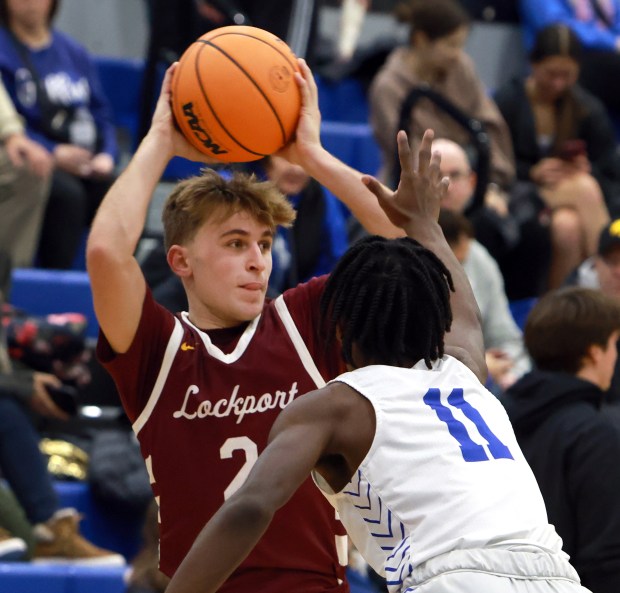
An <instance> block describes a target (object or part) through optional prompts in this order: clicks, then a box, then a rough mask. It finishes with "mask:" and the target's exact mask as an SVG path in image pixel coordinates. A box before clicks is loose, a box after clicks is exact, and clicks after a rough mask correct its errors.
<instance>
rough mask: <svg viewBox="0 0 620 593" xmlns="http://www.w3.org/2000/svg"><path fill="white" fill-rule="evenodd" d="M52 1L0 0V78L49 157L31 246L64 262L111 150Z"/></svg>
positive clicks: (86, 59) (98, 102)
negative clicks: (47, 187) (36, 237)
mask: <svg viewBox="0 0 620 593" xmlns="http://www.w3.org/2000/svg"><path fill="white" fill-rule="evenodd" d="M59 4H60V2H59V0H41V1H40V2H34V3H24V2H22V1H21V0H1V1H0V24H2V28H1V29H0V74H1V75H2V80H3V81H4V84H5V85H6V87H7V90H8V92H9V94H10V96H11V99H12V100H13V103H14V104H15V107H16V109H17V111H18V112H19V113H20V115H21V116H22V117H23V118H24V121H25V125H26V133H27V135H28V137H29V138H30V139H32V140H35V141H37V142H39V143H40V144H42V145H43V146H45V148H47V150H49V151H50V152H51V153H52V154H53V155H54V161H55V164H56V168H55V170H54V173H53V176H52V186H51V192H50V197H49V201H48V204H47V209H46V211H45V217H44V220H43V228H42V231H41V239H40V245H39V252H38V261H39V265H41V266H42V267H46V268H70V267H71V265H72V263H73V260H74V258H75V256H76V254H77V251H78V248H79V246H80V244H81V241H82V237H83V235H84V231H85V229H86V228H87V227H88V225H89V224H90V222H91V220H92V218H93V216H94V213H95V211H96V209H97V207H98V205H99V202H100V201H101V199H102V198H103V195H104V194H105V192H106V191H107V189H108V188H109V186H110V184H111V181H112V177H113V172H114V166H115V163H114V158H115V155H116V150H117V149H116V130H115V128H114V125H113V124H112V122H111V120H110V111H109V107H108V103H107V101H106V99H105V97H104V96H103V92H102V89H101V84H100V81H99V79H98V75H97V71H96V68H95V66H94V64H93V62H92V60H91V58H90V56H89V55H88V53H87V52H86V50H85V49H84V48H83V47H81V46H80V45H78V44H77V43H76V42H75V41H74V40H73V39H71V38H69V37H68V36H67V35H65V34H63V33H61V32H59V31H56V30H55V29H53V28H52V21H53V18H54V15H55V13H56V11H57V9H58V6H59Z"/></svg>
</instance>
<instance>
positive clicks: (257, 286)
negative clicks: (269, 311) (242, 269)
mask: <svg viewBox="0 0 620 593" xmlns="http://www.w3.org/2000/svg"><path fill="white" fill-rule="evenodd" d="M241 288H243V289H244V290H251V291H257V292H261V291H262V290H263V283H262V282H248V283H247V284H242V285H241Z"/></svg>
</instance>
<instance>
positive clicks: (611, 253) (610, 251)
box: [566, 219, 620, 423]
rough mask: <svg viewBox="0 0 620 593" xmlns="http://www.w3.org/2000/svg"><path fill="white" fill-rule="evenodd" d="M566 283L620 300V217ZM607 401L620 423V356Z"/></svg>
mask: <svg viewBox="0 0 620 593" xmlns="http://www.w3.org/2000/svg"><path fill="white" fill-rule="evenodd" d="M566 285H568V286H581V287H585V288H593V289H599V290H600V291H601V292H602V293H603V294H605V295H607V296H609V297H611V298H613V299H615V300H617V301H618V302H620V219H616V220H612V221H611V222H610V223H609V224H608V225H607V226H606V227H605V228H604V229H603V230H602V231H601V235H600V239H599V244H598V249H597V252H596V253H595V254H594V255H593V256H592V257H590V258H588V259H587V260H586V261H584V262H583V263H582V264H581V265H580V266H579V267H578V268H577V269H576V270H574V272H573V273H572V274H571V275H570V276H569V277H568V278H567V280H566ZM605 403H606V404H608V406H606V410H607V412H609V413H610V414H612V415H613V416H614V417H615V418H616V419H617V421H618V422H619V423H620V360H619V361H618V362H617V363H616V368H615V371H614V375H613V378H612V381H611V387H610V388H609V393H608V395H607V397H606V398H605Z"/></svg>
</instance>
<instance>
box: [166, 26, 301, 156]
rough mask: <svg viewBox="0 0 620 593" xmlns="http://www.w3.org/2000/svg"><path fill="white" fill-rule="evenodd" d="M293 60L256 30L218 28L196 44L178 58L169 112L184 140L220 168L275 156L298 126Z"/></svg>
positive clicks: (270, 36) (276, 42)
mask: <svg viewBox="0 0 620 593" xmlns="http://www.w3.org/2000/svg"><path fill="white" fill-rule="evenodd" d="M298 70H299V68H298V65H297V58H296V57H295V54H294V53H293V52H292V51H291V50H290V48H289V47H288V45H286V43H284V41H282V40H281V39H279V38H278V37H276V36H275V35H273V34H272V33H269V32H268V31H264V30H263V29H258V28H256V27H243V26H232V27H221V28H220V29H215V30H213V31H210V32H209V33H207V34H206V35H203V36H202V37H200V38H199V39H197V40H196V41H195V42H194V43H192V45H190V46H189V48H188V49H187V50H186V51H185V53H184V54H183V55H182V56H181V59H180V60H179V65H178V67H177V69H176V71H175V73H174V78H173V81H172V109H173V112H174V117H175V119H176V122H177V124H178V126H179V128H180V129H181V132H182V133H183V135H184V136H185V137H186V138H187V140H188V141H189V142H190V143H191V144H192V145H193V146H195V147H196V148H197V149H198V150H200V151H201V152H203V153H205V154H207V155H209V156H210V157H213V158H215V159H218V160H220V161H225V162H245V161H254V160H257V159H260V158H262V157H263V156H266V155H269V154H273V153H274V152H276V151H277V150H279V149H280V148H281V147H282V146H284V145H285V144H286V143H287V142H288V141H289V140H290V138H291V136H292V134H293V132H294V131H295V128H296V126H297V120H298V118H299V110H300V107H301V95H300V92H299V87H298V86H297V83H296V81H295V79H294V72H295V71H298Z"/></svg>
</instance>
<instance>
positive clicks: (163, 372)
mask: <svg viewBox="0 0 620 593" xmlns="http://www.w3.org/2000/svg"><path fill="white" fill-rule="evenodd" d="M183 333H184V331H183V326H182V325H181V322H180V321H179V320H178V319H177V318H176V317H175V319H174V329H173V330H172V333H171V334H170V339H169V340H168V345H167V346H166V352H165V353H164V359H163V360H162V363H161V368H160V369H159V374H158V375H157V381H155V385H154V386H153V390H152V391H151V395H150V396H149V399H148V401H147V402H146V406H144V410H142V412H141V413H140V416H138V418H137V420H136V421H135V422H134V423H133V426H132V428H133V431H134V433H135V434H136V435H138V433H139V432H140V431H141V430H142V428H143V427H144V425H145V424H146V421H147V420H148V419H149V417H150V415H151V412H152V411H153V408H155V406H156V404H157V401H158V400H159V396H160V395H161V392H162V390H163V388H164V384H165V383H166V380H167V379H168V373H170V367H172V363H173V362H174V358H175V356H176V355H177V351H178V350H179V348H180V346H181V341H182V340H183Z"/></svg>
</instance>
